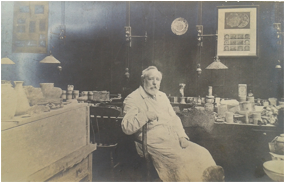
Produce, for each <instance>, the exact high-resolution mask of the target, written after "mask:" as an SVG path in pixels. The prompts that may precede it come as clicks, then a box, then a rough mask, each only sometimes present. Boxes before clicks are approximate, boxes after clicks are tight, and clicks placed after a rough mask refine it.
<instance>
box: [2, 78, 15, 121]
mask: <svg viewBox="0 0 285 183" xmlns="http://www.w3.org/2000/svg"><path fill="white" fill-rule="evenodd" d="M16 105H17V95H16V91H15V89H14V88H13V87H12V85H11V83H6V84H1V106H2V107H1V120H2V121H3V120H9V119H12V118H13V117H14V116H15V113H16ZM4 106H5V107H4Z"/></svg>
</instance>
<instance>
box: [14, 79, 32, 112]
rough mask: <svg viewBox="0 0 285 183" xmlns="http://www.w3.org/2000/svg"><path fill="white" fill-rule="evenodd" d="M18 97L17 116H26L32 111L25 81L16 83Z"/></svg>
mask: <svg viewBox="0 0 285 183" xmlns="http://www.w3.org/2000/svg"><path fill="white" fill-rule="evenodd" d="M14 83H15V91H16V96H17V98H18V99H17V107H16V114H15V115H16V116H19V115H23V114H25V113H26V112H27V111H28V110H29V109H30V104H29V101H28V98H27V95H26V93H25V90H24V88H23V83H24V81H14Z"/></svg>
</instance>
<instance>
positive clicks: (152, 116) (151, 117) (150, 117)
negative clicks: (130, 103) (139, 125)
mask: <svg viewBox="0 0 285 183" xmlns="http://www.w3.org/2000/svg"><path fill="white" fill-rule="evenodd" d="M146 116H147V118H148V120H149V121H154V120H158V116H157V115H156V114H155V112H152V111H147V112H146Z"/></svg>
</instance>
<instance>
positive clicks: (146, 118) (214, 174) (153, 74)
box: [122, 66, 224, 182]
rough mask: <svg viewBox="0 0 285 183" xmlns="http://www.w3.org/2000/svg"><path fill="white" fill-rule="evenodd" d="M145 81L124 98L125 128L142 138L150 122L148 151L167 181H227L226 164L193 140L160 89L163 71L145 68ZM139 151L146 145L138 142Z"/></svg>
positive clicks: (152, 67)
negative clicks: (224, 170) (215, 159)
mask: <svg viewBox="0 0 285 183" xmlns="http://www.w3.org/2000/svg"><path fill="white" fill-rule="evenodd" d="M141 78H142V85H141V86H140V87H139V88H138V89H137V90H135V91H134V92H132V93H131V94H130V95H128V96H127V98H126V99H125V100H124V115H125V116H124V118H123V121H122V129H123V131H124V133H126V134H127V135H132V134H135V136H136V138H137V139H138V140H140V141H141V140H142V127H143V126H144V125H145V124H146V123H148V129H147V133H148V135H147V136H148V139H147V146H148V152H149V154H150V156H151V158H152V161H153V164H154V167H155V169H156V171H157V172H158V175H159V177H160V179H161V180H162V181H165V182H176V181H182V182H189V181H194V182H198V181H199V182H200V181H223V180H224V175H223V174H224V172H223V168H222V167H220V166H216V163H215V161H214V160H213V158H212V156H211V155H210V153H209V152H208V150H206V149H205V148H203V147H201V146H199V145H197V144H195V143H193V142H190V141H189V138H188V136H187V135H186V133H185V131H184V129H183V126H182V123H181V120H180V118H179V117H178V116H177V115H176V113H175V112H174V110H173V108H172V106H171V104H170V102H169V100H168V98H167V96H166V94H165V93H163V92H161V91H159V88H160V82H161V79H162V73H161V72H160V71H158V70H157V68H156V67H154V66H150V67H148V68H147V69H145V70H144V71H143V72H142V76H141ZM136 148H137V151H138V153H139V155H141V156H142V145H141V144H140V143H138V142H136Z"/></svg>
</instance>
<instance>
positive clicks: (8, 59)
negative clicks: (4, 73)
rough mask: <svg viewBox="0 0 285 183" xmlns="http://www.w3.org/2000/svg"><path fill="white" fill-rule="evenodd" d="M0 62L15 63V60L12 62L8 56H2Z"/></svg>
mask: <svg viewBox="0 0 285 183" xmlns="http://www.w3.org/2000/svg"><path fill="white" fill-rule="evenodd" d="M1 64H15V62H13V61H12V60H11V59H10V58H8V57H4V58H1Z"/></svg>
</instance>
